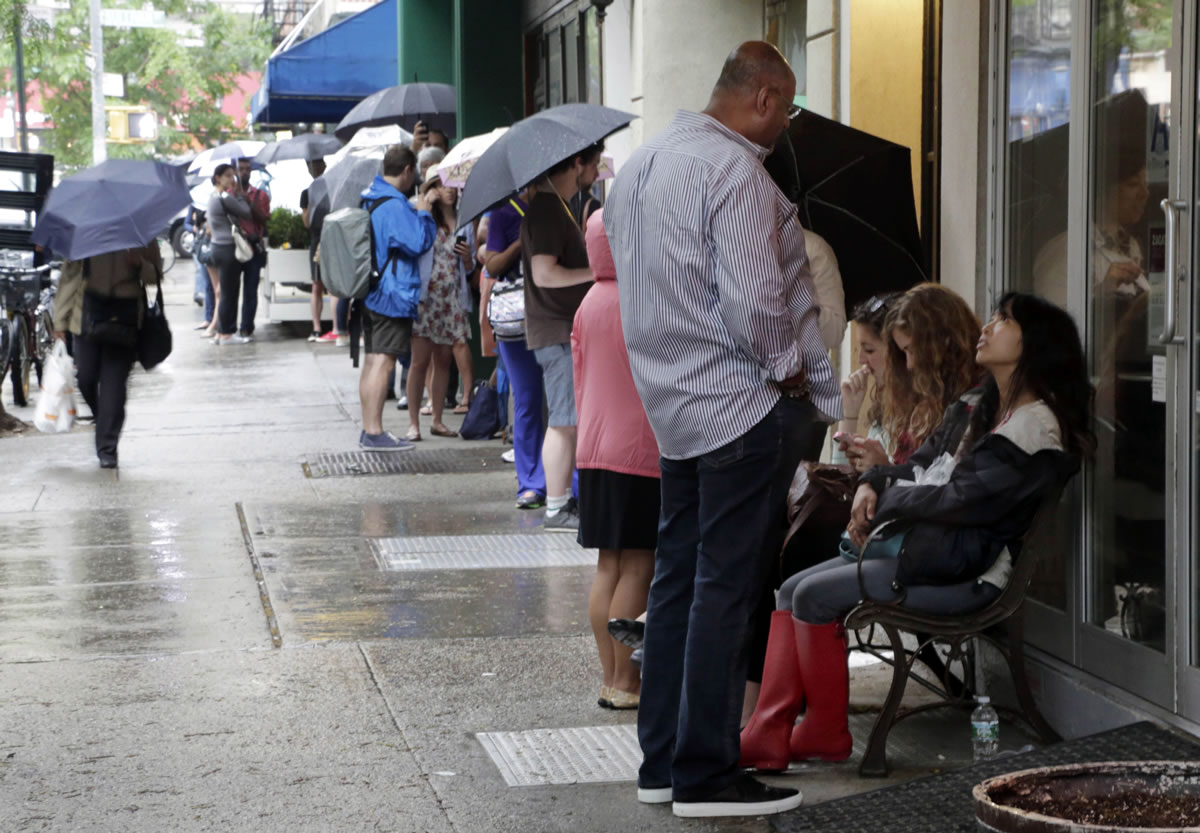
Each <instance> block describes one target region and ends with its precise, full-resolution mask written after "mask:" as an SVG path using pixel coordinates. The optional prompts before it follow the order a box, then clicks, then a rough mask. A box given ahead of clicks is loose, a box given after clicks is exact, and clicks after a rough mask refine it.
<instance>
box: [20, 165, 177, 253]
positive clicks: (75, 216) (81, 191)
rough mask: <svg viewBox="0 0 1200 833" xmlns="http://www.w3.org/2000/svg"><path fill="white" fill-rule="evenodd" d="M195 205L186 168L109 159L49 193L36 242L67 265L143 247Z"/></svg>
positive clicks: (69, 178) (34, 239)
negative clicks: (176, 216) (107, 253)
mask: <svg viewBox="0 0 1200 833" xmlns="http://www.w3.org/2000/svg"><path fill="white" fill-rule="evenodd" d="M191 202H192V198H191V195H190V194H189V193H188V187H187V184H186V183H185V182H184V172H183V169H182V168H180V167H178V166H176V165H169V164H167V163H165V162H144V161H140V160H133V159H109V160H108V161H106V162H101V163H100V164H99V165H96V166H95V167H92V168H88V169H87V170H86V171H82V172H80V173H77V174H75V175H74V176H70V177H67V178H66V179H64V180H63V181H62V182H61V183H59V184H58V186H57V187H55V188H54V190H53V191H51V192H50V198H49V199H47V200H46V205H45V206H44V207H43V209H42V212H41V215H40V216H39V217H38V222H37V226H36V227H35V228H34V230H33V242H34V243H35V244H37V245H39V246H44V247H46V248H48V249H50V250H51V251H53V252H54V254H55V255H57V256H58V257H61V258H65V259H67V260H82V259H83V258H86V257H91V256H92V255H99V254H104V253H105V252H115V251H119V250H121V249H131V248H134V247H137V246H144V245H146V244H147V243H149V242H150V241H151V240H153V239H154V238H155V237H156V236H157V235H159V234H161V233H162V232H163V231H165V230H166V228H167V226H168V225H169V224H170V222H171V218H172V217H174V216H175V215H176V214H177V213H179V211H180V210H182V209H184V208H187V207H188V206H189V205H191Z"/></svg>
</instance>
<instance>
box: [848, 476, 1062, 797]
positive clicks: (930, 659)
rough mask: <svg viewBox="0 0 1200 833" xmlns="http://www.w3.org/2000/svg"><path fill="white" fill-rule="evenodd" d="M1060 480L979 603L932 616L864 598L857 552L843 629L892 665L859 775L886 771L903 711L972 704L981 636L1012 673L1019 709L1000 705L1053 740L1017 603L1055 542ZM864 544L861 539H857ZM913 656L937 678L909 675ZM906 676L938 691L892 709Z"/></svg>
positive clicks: (1020, 605) (1055, 737) (1043, 737)
mask: <svg viewBox="0 0 1200 833" xmlns="http://www.w3.org/2000/svg"><path fill="white" fill-rule="evenodd" d="M1066 482H1068V481H1064V482H1063V483H1062V484H1061V485H1060V486H1059V487H1058V488H1056V489H1054V490H1053V493H1052V494H1051V495H1049V496H1048V497H1047V498H1046V499H1045V500H1044V501H1043V502H1042V505H1041V506H1040V507H1039V508H1038V511H1037V514H1036V516H1035V517H1034V520H1033V524H1032V525H1031V526H1030V528H1029V532H1028V533H1027V534H1026V535H1025V538H1024V542H1023V546H1022V547H1021V550H1020V555H1019V557H1017V559H1016V561H1015V563H1014V564H1013V572H1012V577H1011V578H1010V580H1009V582H1008V586H1007V587H1005V588H1004V591H1003V592H1002V593H1001V594H1000V596H999V597H998V598H997V599H996V600H995V601H994V602H992V603H991V604H989V605H988V606H987V607H985V608H983V609H981V610H978V611H975V612H973V613H969V614H966V615H960V616H938V615H933V614H929V613H922V612H920V611H916V610H911V609H909V608H905V607H904V606H903V604H902V602H880V601H874V600H871V599H870V596H869V594H868V593H867V590H866V587H865V586H864V584H863V580H862V560H861V556H860V560H859V587H860V589H861V590H862V594H863V599H865V600H866V601H862V602H860V603H859V605H858V607H856V608H854V610H852V611H851V612H850V614H849V615H848V616H847V617H846V629H847V630H854V631H858V632H860V633H859V643H860V647H862V648H863V649H864V650H866V651H867V652H869V653H871V654H873V655H874V656H876V657H878V658H879V659H881V660H883V661H884V662H887V663H889V664H890V665H892V667H893V674H892V684H891V688H890V689H889V690H888V694H887V699H886V700H885V701H884V705H883V710H882V711H881V712H880V713H879V717H878V718H877V719H876V720H875V725H874V727H873V728H872V730H871V737H870V739H869V740H868V741H867V748H866V752H865V753H864V755H863V759H862V762H861V763H860V764H859V767H858V772H859V774H860V775H863V776H877V777H883V776H886V775H887V774H888V763H887V739H888V734H889V733H890V732H891V731H892V727H893V726H894V725H895V724H896V723H897V722H899V721H900V720H903V719H904V718H906V717H911V716H912V715H914V714H918V713H921V712H924V711H928V710H930V709H936V708H944V707H946V706H958V707H969V706H971V705H973V702H972V698H971V694H972V691H971V689H972V681H973V670H974V661H975V658H974V651H973V643H974V640H977V639H983V640H986V641H987V642H989V643H990V644H992V645H993V646H995V647H996V648H997V649H998V650H999V651H1000V653H1001V655H1002V656H1004V658H1005V660H1006V661H1007V663H1008V668H1009V672H1010V673H1011V674H1012V679H1013V685H1014V687H1015V688H1016V694H1017V702H1018V704H1019V705H1020V710H1019V712H1014V711H1013V710H1011V709H1003V708H1001V710H1002V711H1005V712H1008V713H1010V714H1014V715H1017V716H1023V717H1024V719H1025V721H1026V722H1027V723H1028V724H1029V726H1030V727H1031V728H1032V729H1033V731H1034V733H1035V734H1037V736H1038V737H1039V738H1040V739H1041V740H1042V741H1043V742H1045V743H1053V742H1054V741H1057V740H1059V739H1060V738H1059V735H1058V733H1057V732H1055V731H1054V729H1053V728H1051V726H1050V724H1049V723H1047V722H1046V720H1045V718H1043V717H1042V714H1041V712H1040V711H1038V708H1037V704H1036V703H1035V702H1034V700H1033V694H1032V692H1031V691H1030V689H1029V680H1028V678H1027V676H1026V668H1025V647H1024V605H1025V594H1026V591H1027V590H1028V589H1029V583H1030V581H1031V579H1032V578H1033V574H1034V572H1035V570H1036V569H1037V564H1038V560H1039V557H1040V556H1041V555H1042V553H1044V552H1045V551H1047V550H1048V549H1049V548H1050V547H1053V546H1055V545H1056V542H1055V540H1054V535H1053V532H1054V517H1055V514H1056V513H1057V510H1058V504H1059V500H1060V499H1061V497H1062V494H1063V491H1064V489H1065V487H1066ZM883 527H889V528H890V529H894V527H892V526H890V525H889V524H884V525H883V526H881V527H880V528H878V529H876V530H874V531H873V532H872V538H874V537H876V536H877V535H878V534H879V533H880V532H881V531H882V530H883ZM863 551H864V552H865V551H866V547H865V546H864V547H863ZM875 628H880V629H882V630H883V632H884V633H885V634H886V635H887V637H888V641H889V642H890V651H891V655H890V656H888V655H886V654H884V653H882V651H884V650H888V646H881V645H874V644H872V637H873V636H874V634H875ZM863 630H867V631H868V636H867V638H866V640H865V641H864V640H863V638H862V634H861V631H863ZM901 632H908V633H911V634H915V635H916V636H917V641H918V645H917V648H916V650H907V649H905V647H904V643H903V641H902V638H901ZM937 645H942V646H946V647H948V648H949V653H948V655H947V657H946V660H945V661H944V662H943V661H942V660H941V658H940V656H938V654H937V652H936V646H937ZM918 661H921V662H922V663H923V664H925V665H926V666H927V667H929V668H930V669H931V670H932V671H933V672H934V675H935V676H937V677H939V678H940V679H939V681H938V682H931V681H929V680H927V679H924V678H923V677H921V676H918V675H914V674H913V673H912V672H913V666H914V664H915V663H916V662H918ZM956 665H957V666H960V667H961V668H962V669H963V672H964V673H963V679H962V680H961V681H960V680H958V679H957V678H956V677H955V676H954V674H953V673H952V669H953V668H954V667H955V666H956ZM910 677H911V678H912V679H914V680H916V681H917V682H918V683H919V684H921V685H923V686H925V687H926V688H929V689H930V690H931V691H933V692H934V693H935V694H937V695H938V696H939V697H940V698H941V701H940V702H936V703H930V704H927V705H922V706H918V707H916V708H913V709H907V710H905V711H904V712H901V711H900V701H901V699H902V698H903V697H904V690H905V687H906V686H907V684H908V680H909V679H910Z"/></svg>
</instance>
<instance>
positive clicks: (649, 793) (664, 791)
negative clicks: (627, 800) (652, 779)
mask: <svg viewBox="0 0 1200 833" xmlns="http://www.w3.org/2000/svg"><path fill="white" fill-rule="evenodd" d="M637 799H638V801H640V802H642V803H643V804H670V803H671V788H670V787H658V788H657V789H654V788H651V787H638V788H637Z"/></svg>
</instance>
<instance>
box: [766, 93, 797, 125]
mask: <svg viewBox="0 0 1200 833" xmlns="http://www.w3.org/2000/svg"><path fill="white" fill-rule="evenodd" d="M771 92H773V93H775V95H777V96H779V97H780V98H781V99H782V100H783V102H784V103H785V104H786V105H787V108H788V109H787V118H788V121H791V120H792V119H794V118H796V116H798V115H800V114H801V113H802V112H804V108H803V107H801V106H800V105H799V104H793V103H792V101H791V99H789V98H787V97H786V96H785V95H784V94H783V93H781V92H780V91H779V90H771Z"/></svg>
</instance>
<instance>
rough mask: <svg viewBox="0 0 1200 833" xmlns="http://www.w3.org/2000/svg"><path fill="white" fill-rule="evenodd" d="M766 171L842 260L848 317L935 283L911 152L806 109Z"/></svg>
mask: <svg viewBox="0 0 1200 833" xmlns="http://www.w3.org/2000/svg"><path fill="white" fill-rule="evenodd" d="M765 164H766V167H767V171H768V172H769V173H770V174H771V176H772V177H773V178H774V180H775V182H776V184H777V185H779V188H780V190H782V191H783V192H784V194H786V195H787V196H788V198H789V199H790V200H791V201H792V202H794V203H795V204H796V207H797V209H798V210H799V213H800V224H801V225H802V226H804V227H805V228H806V229H808V230H810V231H814V232H816V233H817V234H819V235H821V236H822V237H823V238H825V240H826V242H828V243H829V245H830V247H831V248H832V249H833V253H834V254H835V255H836V256H837V260H838V269H839V270H840V271H841V274H842V287H843V289H844V290H845V293H846V310H847V312H849V311H850V310H852V309H853V308H854V307H855V306H856V305H857V304H859V303H861V302H862V301H865V300H866V299H867V298H870V297H871V296H872V295H877V294H879V293H882V292H893V291H897V290H904V289H908V288H909V287H910V286H912V285H913V284H916V283H920V282H921V281H925V280H928V278H927V277H926V269H925V265H924V254H923V252H922V249H921V235H920V232H919V231H918V230H917V214H916V209H915V207H914V200H913V186H912V167H911V164H910V161H909V150H908V148H906V147H904V146H902V145H897V144H894V143H893V142H889V141H887V140H886V139H880V138H879V137H877V136H872V135H871V134H870V133H864V132H863V131H861V130H855V129H854V128H853V127H848V126H846V125H844V124H841V123H840V122H836V121H833V120H831V119H826V118H823V117H821V116H818V115H817V114H816V113H810V112H809V111H807V110H804V111H802V112H801V113H800V115H798V116H797V117H796V118H794V119H793V120H792V123H791V126H790V127H789V128H788V130H787V132H786V133H784V134H783V135H782V136H780V140H779V142H777V143H776V145H775V150H774V152H773V153H772V154H771V155H770V156H769V157H767V160H766V163H765Z"/></svg>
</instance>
